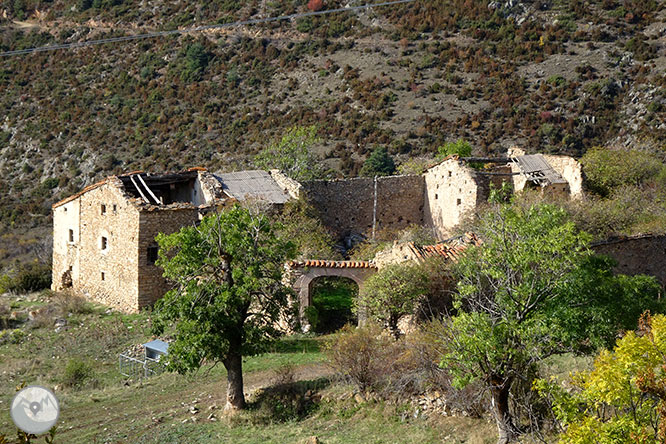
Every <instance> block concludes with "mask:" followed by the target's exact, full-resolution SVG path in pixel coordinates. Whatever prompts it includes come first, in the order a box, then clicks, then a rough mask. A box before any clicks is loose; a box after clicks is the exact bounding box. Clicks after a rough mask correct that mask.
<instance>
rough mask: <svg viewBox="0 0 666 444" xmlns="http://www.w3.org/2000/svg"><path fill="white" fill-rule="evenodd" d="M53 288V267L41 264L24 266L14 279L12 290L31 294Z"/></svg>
mask: <svg viewBox="0 0 666 444" xmlns="http://www.w3.org/2000/svg"><path fill="white" fill-rule="evenodd" d="M50 286H51V266H50V265H46V264H40V263H32V264H27V265H23V266H21V267H20V268H19V270H18V273H17V274H16V277H14V279H13V283H12V288H11V289H12V290H14V291H18V292H30V291H38V290H43V289H45V288H49V287H50Z"/></svg>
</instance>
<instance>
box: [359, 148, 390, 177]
mask: <svg viewBox="0 0 666 444" xmlns="http://www.w3.org/2000/svg"><path fill="white" fill-rule="evenodd" d="M393 173H395V162H394V160H393V158H392V157H391V155H390V154H389V153H388V151H386V148H385V147H383V146H379V147H377V148H375V149H374V151H373V152H372V154H370V155H369V156H368V158H367V159H365V162H364V163H363V168H361V176H389V175H391V174H393Z"/></svg>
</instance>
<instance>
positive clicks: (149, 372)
mask: <svg viewBox="0 0 666 444" xmlns="http://www.w3.org/2000/svg"><path fill="white" fill-rule="evenodd" d="M118 368H119V370H120V374H121V375H123V376H127V377H128V378H133V379H139V378H147V377H149V376H153V375H156V374H158V373H162V372H163V371H164V365H162V364H160V361H159V360H158V359H151V358H147V357H146V358H143V359H138V358H134V357H132V356H128V355H124V354H122V353H121V354H120V355H119V356H118Z"/></svg>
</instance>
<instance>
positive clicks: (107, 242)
mask: <svg viewBox="0 0 666 444" xmlns="http://www.w3.org/2000/svg"><path fill="white" fill-rule="evenodd" d="M108 246H109V241H108V239H107V238H106V237H105V236H102V250H106V248H107V247H108Z"/></svg>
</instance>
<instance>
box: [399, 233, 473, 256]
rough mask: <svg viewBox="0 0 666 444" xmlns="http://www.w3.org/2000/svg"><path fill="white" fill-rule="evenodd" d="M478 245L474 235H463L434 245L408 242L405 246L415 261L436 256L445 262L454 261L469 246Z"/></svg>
mask: <svg viewBox="0 0 666 444" xmlns="http://www.w3.org/2000/svg"><path fill="white" fill-rule="evenodd" d="M480 244H481V240H480V239H479V237H478V236H477V235H476V234H474V233H465V234H464V235H462V236H458V237H455V238H451V239H447V240H445V241H442V242H439V243H437V244H435V245H423V246H417V245H414V243H413V242H409V243H408V244H407V246H408V247H409V249H410V250H411V251H412V253H413V254H414V256H415V257H416V259H417V260H425V259H428V258H431V257H437V256H439V257H442V258H444V259H447V260H456V259H457V258H458V257H459V256H460V254H461V253H462V252H463V251H465V250H466V249H467V248H468V247H469V246H470V245H480Z"/></svg>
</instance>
